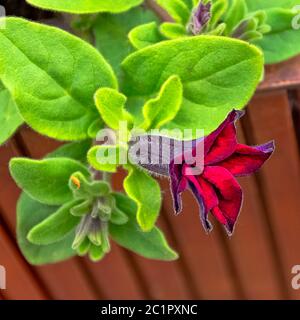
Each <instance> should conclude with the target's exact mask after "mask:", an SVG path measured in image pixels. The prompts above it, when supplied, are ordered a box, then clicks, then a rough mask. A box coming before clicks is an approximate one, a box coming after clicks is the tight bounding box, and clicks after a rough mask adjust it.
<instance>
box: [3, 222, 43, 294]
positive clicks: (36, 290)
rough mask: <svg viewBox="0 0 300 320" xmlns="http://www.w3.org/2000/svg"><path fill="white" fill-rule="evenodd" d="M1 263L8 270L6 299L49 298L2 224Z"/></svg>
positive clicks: (4, 292)
mask: <svg viewBox="0 0 300 320" xmlns="http://www.w3.org/2000/svg"><path fill="white" fill-rule="evenodd" d="M0 263H1V265H3V266H4V267H5V268H6V290H3V295H4V296H5V298H7V299H14V300H19V299H22V300H29V299H30V300H31V299H32V300H40V299H46V298H47V295H46V294H45V292H44V291H43V289H42V288H41V287H40V286H39V284H38V283H37V282H36V279H35V278H34V276H33V274H32V273H31V271H30V269H29V267H28V265H27V264H26V262H25V261H24V260H23V258H22V257H21V256H20V254H19V251H18V250H17V248H16V247H15V244H13V243H12V241H11V239H10V238H9V236H8V235H7V234H6V231H5V229H4V228H3V225H1V224H0Z"/></svg>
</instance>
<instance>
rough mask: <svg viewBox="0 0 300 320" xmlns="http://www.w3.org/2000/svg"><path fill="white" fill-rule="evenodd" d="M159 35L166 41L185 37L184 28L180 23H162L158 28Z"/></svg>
mask: <svg viewBox="0 0 300 320" xmlns="http://www.w3.org/2000/svg"><path fill="white" fill-rule="evenodd" d="M159 31H160V33H161V34H162V35H163V36H165V37H166V38H168V39H177V38H182V37H186V36H187V33H186V28H185V27H184V26H183V25H182V24H180V23H172V22H164V23H162V24H161V25H160V27H159Z"/></svg>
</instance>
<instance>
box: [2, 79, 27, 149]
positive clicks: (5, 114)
mask: <svg viewBox="0 0 300 320" xmlns="http://www.w3.org/2000/svg"><path fill="white" fill-rule="evenodd" d="M0 123H1V130H0V145H1V144H3V143H4V142H5V141H6V140H8V139H9V138H10V137H11V136H12V135H13V134H14V133H15V131H16V130H17V129H18V128H19V126H20V125H21V124H22V123H23V119H22V117H21V116H20V114H19V111H18V108H17V106H16V104H15V102H14V100H13V99H12V97H11V95H10V93H9V92H8V90H7V89H5V88H4V86H3V85H2V84H1V82H0Z"/></svg>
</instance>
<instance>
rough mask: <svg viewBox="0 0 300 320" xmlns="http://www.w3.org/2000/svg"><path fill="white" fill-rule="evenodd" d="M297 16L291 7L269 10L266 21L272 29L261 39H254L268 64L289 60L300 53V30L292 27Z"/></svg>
mask: <svg viewBox="0 0 300 320" xmlns="http://www.w3.org/2000/svg"><path fill="white" fill-rule="evenodd" d="M299 12H300V11H299ZM298 14H299V13H298ZM295 17H296V14H295V13H294V12H292V11H291V10H289V9H281V8H277V9H270V10H268V11H267V21H266V23H267V24H268V25H270V26H271V31H270V32H269V33H267V34H265V35H264V36H263V38H262V39H261V40H257V41H254V44H256V45H257V46H259V47H260V48H262V50H263V52H264V54H265V62H266V63H267V64H271V63H278V62H281V61H284V60H288V59H289V58H292V57H294V56H296V55H297V54H299V53H300V32H299V30H296V29H293V28H292V21H293V19H294V18H295ZM298 21H300V20H299V19H298Z"/></svg>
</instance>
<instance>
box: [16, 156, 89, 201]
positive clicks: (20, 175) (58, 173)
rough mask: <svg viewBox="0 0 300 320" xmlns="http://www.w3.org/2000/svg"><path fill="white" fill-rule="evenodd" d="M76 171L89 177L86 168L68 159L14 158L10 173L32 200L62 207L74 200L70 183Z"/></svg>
mask: <svg viewBox="0 0 300 320" xmlns="http://www.w3.org/2000/svg"><path fill="white" fill-rule="evenodd" d="M76 171H80V172H82V173H83V174H85V175H86V176H88V175H89V172H88V170H87V168H86V167H85V166H83V165H82V164H80V163H79V162H77V161H75V160H72V159H68V158H56V159H45V160H31V159H26V158H13V159H12V160H11V161H10V173H11V175H12V176H13V178H14V180H15V181H16V183H17V184H18V186H19V187H20V188H22V189H23V190H24V191H25V192H26V193H27V194H28V195H29V196H31V197H32V198H34V199H36V200H37V201H40V202H42V203H45V204H48V205H62V204H65V203H66V202H68V201H71V200H72V198H73V197H72V192H71V190H70V189H69V186H68V182H69V178H70V176H71V175H72V174H73V173H74V172H76Z"/></svg>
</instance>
